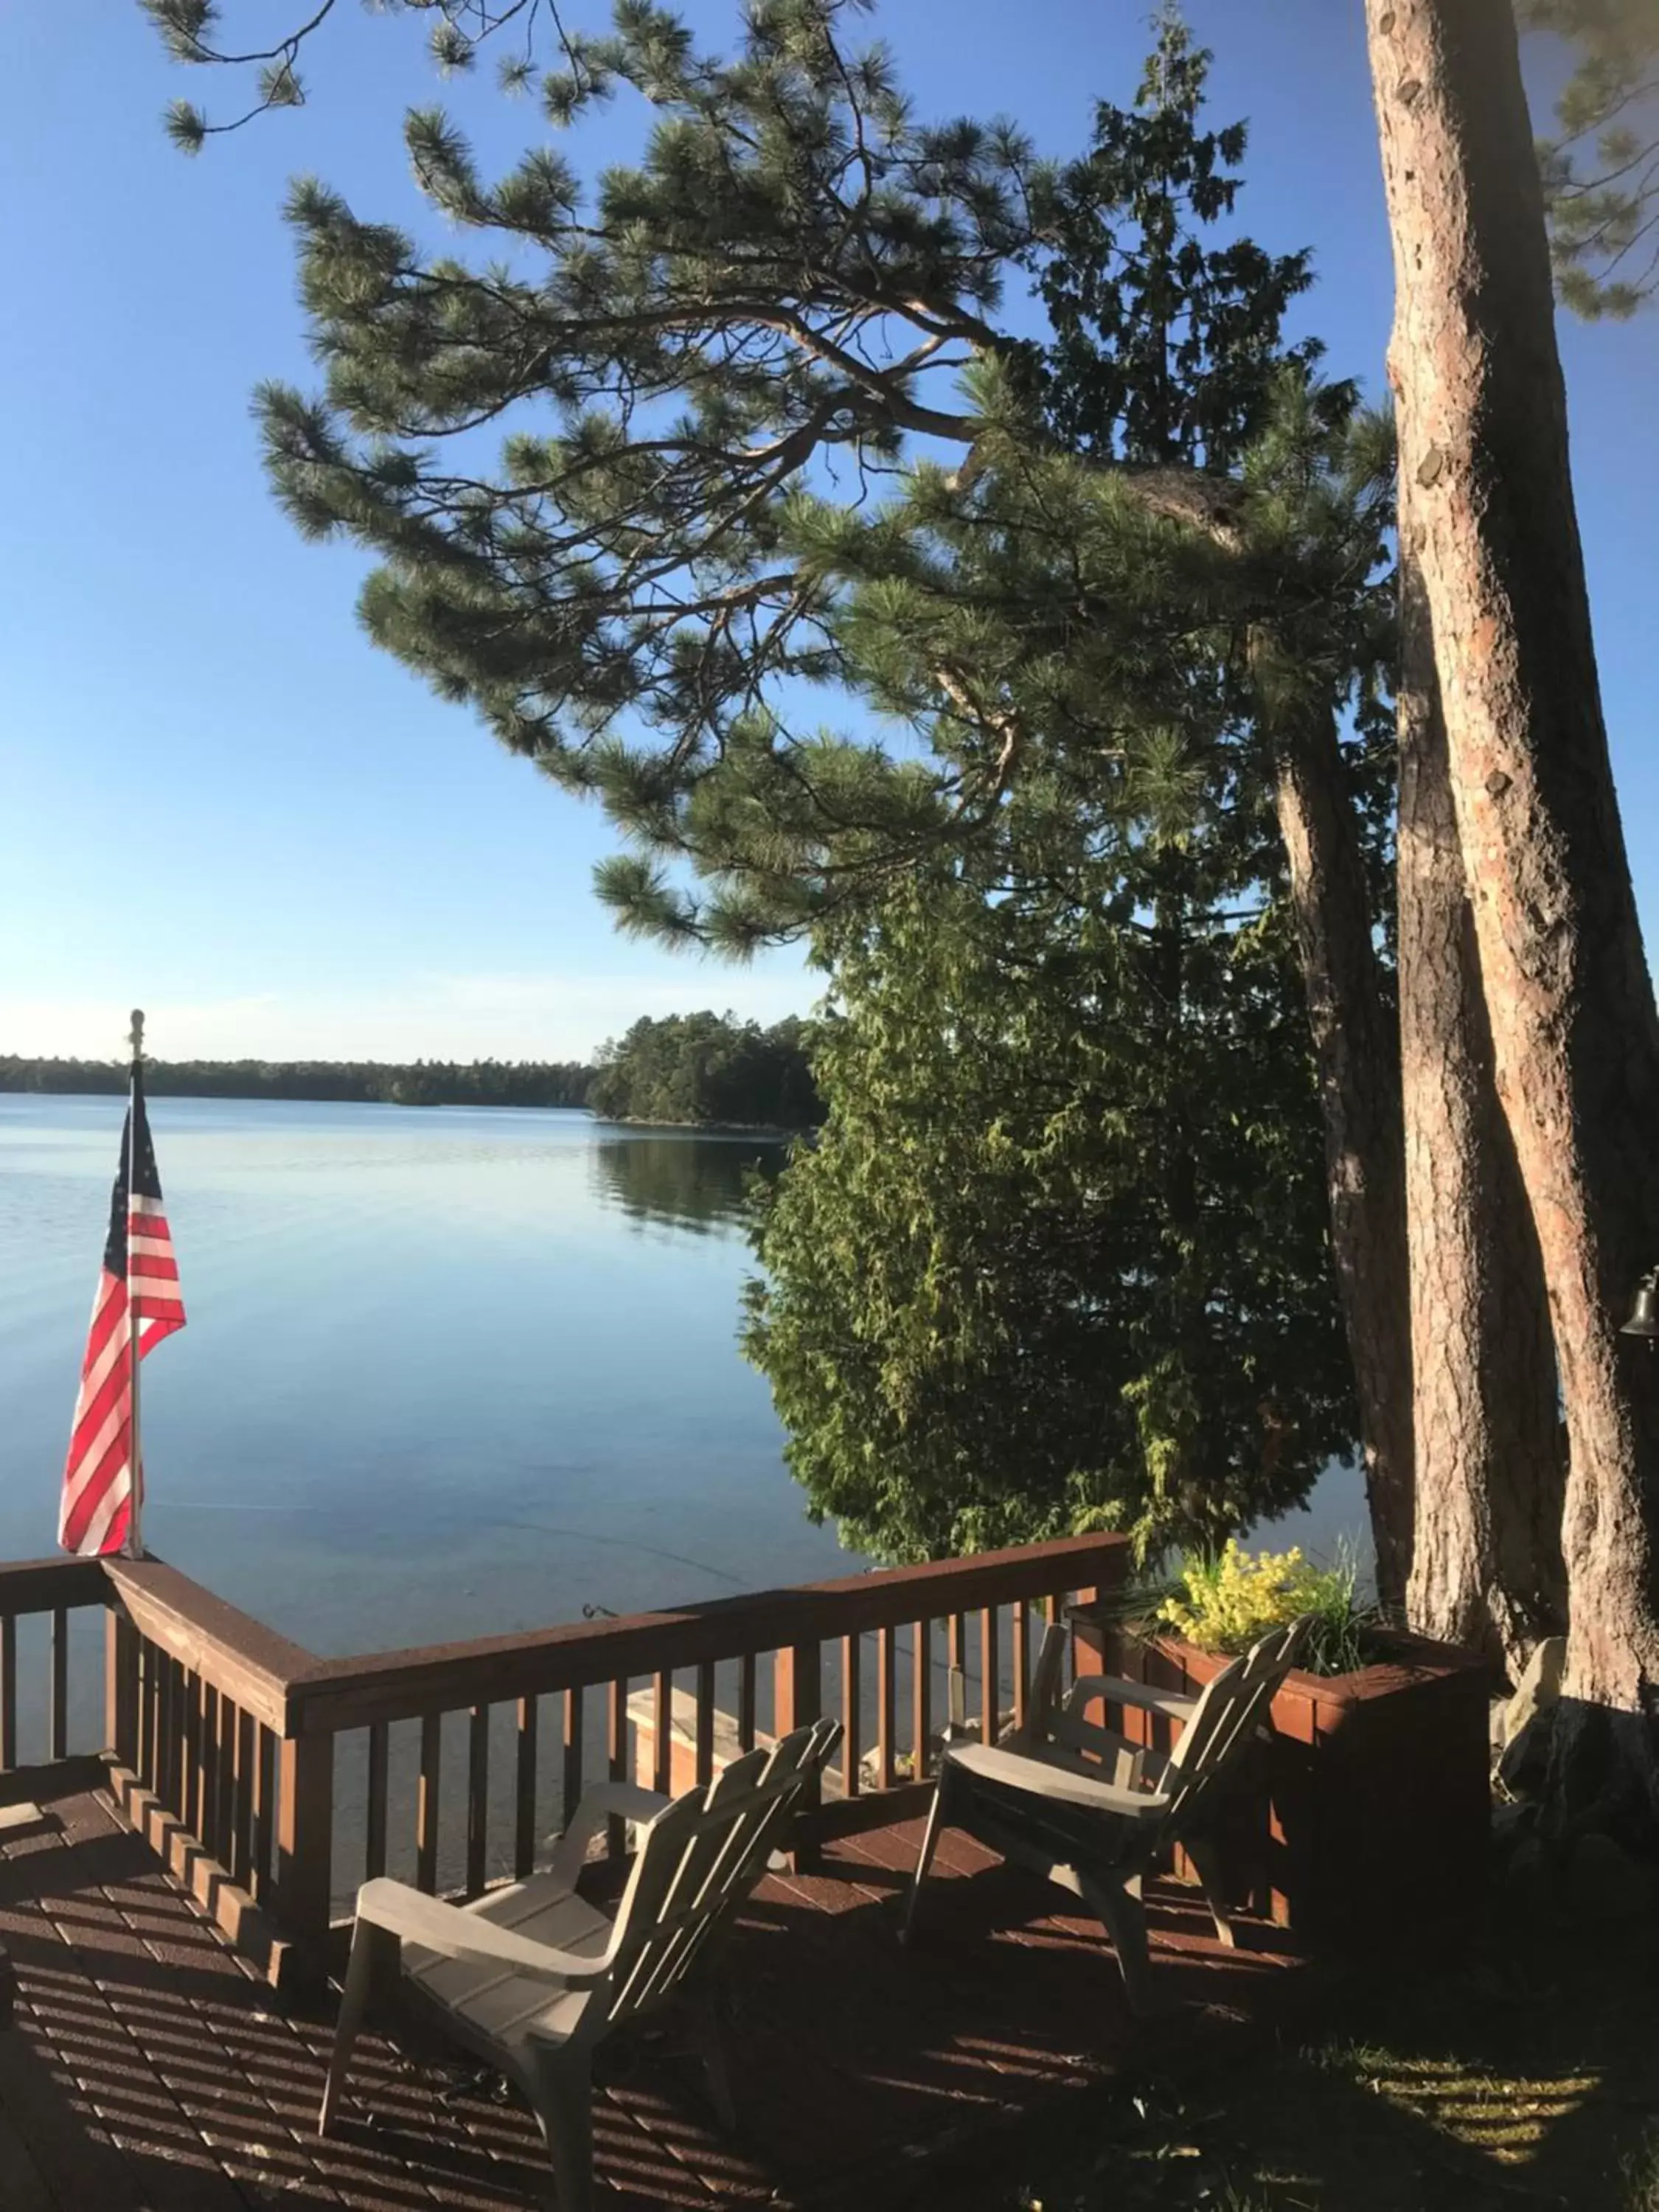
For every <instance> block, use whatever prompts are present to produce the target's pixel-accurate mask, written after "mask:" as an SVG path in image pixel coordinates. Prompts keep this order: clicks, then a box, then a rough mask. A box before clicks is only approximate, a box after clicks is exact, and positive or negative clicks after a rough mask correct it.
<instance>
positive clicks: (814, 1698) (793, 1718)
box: [772, 1644, 823, 1873]
mask: <svg viewBox="0 0 1659 2212" xmlns="http://www.w3.org/2000/svg"><path fill="white" fill-rule="evenodd" d="M772 1714H773V1719H772V1727H773V1731H774V1733H775V1735H776V1736H777V1738H778V1741H780V1742H781V1741H783V1739H784V1737H785V1736H787V1735H790V1734H791V1733H792V1732H793V1730H794V1729H799V1728H805V1727H806V1726H807V1725H808V1724H809V1723H811V1722H813V1721H815V1720H817V1719H818V1718H819V1717H821V1715H822V1714H823V1649H822V1647H821V1646H820V1645H819V1644H786V1645H785V1647H784V1648H783V1650H781V1651H775V1652H774V1653H773V1655H772ZM822 1798H823V1788H822V1784H821V1783H820V1780H819V1778H818V1777H817V1775H816V1774H815V1775H814V1776H813V1777H812V1778H811V1781H810V1782H809V1783H807V1784H806V1785H805V1789H804V1790H802V1792H801V1795H800V1798H799V1805H800V1809H801V1811H802V1813H804V1814H809V1815H810V1814H812V1813H813V1812H815V1811H816V1810H817V1807H818V1805H819V1803H820V1802H821V1801H822ZM790 1856H791V1857H792V1858H793V1861H794V1863H795V1866H796V1869H797V1870H798V1871H799V1872H802V1873H805V1872H807V1871H808V1870H810V1869H811V1868H812V1867H814V1866H816V1865H817V1860H818V1847H817V1844H814V1843H812V1842H811V1841H808V1842H805V1843H803V1844H797V1845H796V1847H795V1849H794V1850H793V1852H792V1853H791V1854H790Z"/></svg>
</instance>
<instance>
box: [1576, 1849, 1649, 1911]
mask: <svg viewBox="0 0 1659 2212" xmlns="http://www.w3.org/2000/svg"><path fill="white" fill-rule="evenodd" d="M1565 1903H1566V1905H1567V1906H1568V1909H1569V1910H1570V1911H1571V1912H1573V1913H1574V1914H1575V1915H1576V1916H1577V1917H1578V1918H1579V1919H1581V1920H1632V1919H1635V1918H1637V1917H1638V1916H1640V1915H1641V1914H1643V1913H1644V1912H1646V1911H1648V1910H1649V1909H1650V1906H1651V1905H1652V1903H1653V1889H1652V1885H1651V1883H1650V1880H1649V1877H1648V1875H1647V1874H1646V1873H1645V1872H1644V1869H1642V1867H1641V1866H1639V1865H1638V1863H1637V1862H1636V1860H1635V1859H1633V1858H1632V1857H1631V1855H1630V1853H1629V1852H1628V1851H1627V1850H1625V1849H1624V1848H1623V1847H1622V1845H1620V1844H1616V1843H1614V1841H1613V1838H1612V1837H1611V1836H1603V1835H1597V1834H1594V1833H1592V1834H1589V1835H1584V1836H1580V1837H1579V1838H1578V1840H1577V1843H1576V1844H1574V1845H1573V1847H1572V1851H1571V1857H1569V1858H1568V1860H1567V1875H1566V1887H1565Z"/></svg>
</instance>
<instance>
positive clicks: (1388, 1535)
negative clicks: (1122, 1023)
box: [1269, 704, 1413, 1607]
mask: <svg viewBox="0 0 1659 2212" xmlns="http://www.w3.org/2000/svg"><path fill="white" fill-rule="evenodd" d="M1269 720H1270V721H1272V722H1275V723H1276V724H1277V727H1276V728H1275V731H1274V736H1275V782H1276V793H1275V796H1276V803H1277V807H1278V814H1279V834H1280V836H1282V837H1283V839H1284V842H1285V859H1286V861H1287V863H1288V866H1289V872H1290V882H1291V906H1292V909H1293V911H1294V913H1295V915H1296V927H1297V940H1298V944H1299V946H1300V950H1301V954H1302V973H1303V979H1304V984H1305V987H1306V989H1307V994H1308V1018H1309V1023H1310V1028H1311V1030H1312V1032H1313V1045H1314V1060H1315V1065H1316V1068H1317V1071H1318V1077H1319V1089H1320V1098H1321V1103H1322V1108H1323V1119H1324V1125H1325V1171H1326V1183H1327V1188H1328V1193H1329V1197H1330V1208H1331V1250H1332V1255H1333V1258H1334V1261H1335V1267H1336V1279H1337V1291H1338V1296H1339V1297H1340V1302H1341V1307H1342V1318H1343V1323H1344V1327H1345V1328H1346V1333H1347V1339H1348V1348H1349V1352H1350V1353H1351V1355H1352V1359H1353V1369H1354V1385H1355V1390H1356V1393H1357V1395H1358V1401H1359V1426H1360V1440H1361V1445H1362V1449H1363V1451H1364V1462H1365V1491H1366V1496H1367V1498H1368V1499H1369V1501H1370V1520H1371V1533H1372V1536H1373V1539H1374V1541H1375V1544H1376V1585H1377V1594H1378V1595H1379V1596H1380V1597H1381V1598H1382V1599H1383V1601H1384V1603H1385V1604H1388V1605H1389V1606H1391V1607H1399V1606H1400V1605H1401V1604H1402V1603H1403V1601H1404V1598H1405V1594H1406V1588H1407V1577H1409V1575H1410V1572H1411V1547H1412V1487H1413V1486H1412V1392H1411V1320H1410V1310H1409V1305H1408V1301H1407V1266H1406V1204H1405V1159H1404V1151H1403V1146H1402V1140H1401V1120H1400V1057H1399V1043H1398V1036H1397V1033H1396V1031H1395V1025H1394V1023H1393V1021H1392V1019H1391V1018H1390V1014H1389V1009H1388V1007H1387V1006H1386V1004H1385V1002H1384V1000H1383V992H1382V987H1381V979H1380V976H1379V973H1378V968H1377V960H1376V951H1375V947H1374V945H1373V940H1372V931H1371V910H1370V894H1369V890H1368V888H1367V885H1366V881H1365V870H1364V860H1363V857H1362V855H1361V853H1360V849H1359V838H1358V831H1357V829H1356V827H1355V823H1354V813H1353V802H1352V799H1350V797H1349V795H1348V793H1347V791H1346V787H1345V783H1344V778H1343V774H1342V761H1341V753H1340V746H1339V743H1338V738H1337V732H1336V724H1335V720H1334V716H1333V715H1332V713H1331V710H1330V708H1329V707H1328V705H1319V706H1313V705H1311V704H1310V705H1308V706H1305V707H1303V708H1292V709H1291V711H1289V712H1287V713H1285V714H1283V715H1282V716H1276V717H1275V716H1271V715H1270V717H1269Z"/></svg>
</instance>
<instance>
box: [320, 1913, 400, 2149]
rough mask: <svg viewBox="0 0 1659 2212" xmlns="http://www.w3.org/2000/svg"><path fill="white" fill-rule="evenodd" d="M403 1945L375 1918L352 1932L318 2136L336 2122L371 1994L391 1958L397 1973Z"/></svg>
mask: <svg viewBox="0 0 1659 2212" xmlns="http://www.w3.org/2000/svg"><path fill="white" fill-rule="evenodd" d="M400 1948H401V1946H400V1945H399V1944H398V1939H397V1937H396V1936H393V1935H392V1934H390V1933H389V1932H388V1931H387V1930H386V1929H384V1928H376V1927H375V1926H374V1923H373V1922H372V1921H368V1920H359V1921H358V1922H357V1923H356V1927H355V1928H353V1929H352V1931H351V1958H350V1960H349V1964H348V1965H347V1967H346V1978H345V1988H344V1990H343V1991H342V1993H341V1996H340V2014H339V2018H338V2019H337V2021H336V2022H335V2024H334V2050H333V2053H332V2055H331V2057H330V2059H329V2062H328V2081H327V2083H326V2085H325V2087H324V2090H323V2108H322V2110H321V2112H319V2114H318V2115H317V2132H318V2134H319V2136H325V2135H326V2134H327V2133H328V2131H329V2130H330V2129H331V2127H332V2126H333V2124H334V2116H335V2113H336V2112H337V2109H338V2106H339V2102H340V2092H341V2090H342V2089H343V2087H345V2077H346V2069H347V2068H348V2067H349V2065H350V2063H351V2053H352V2049H353V2046H354V2045H356V2040H357V2037H358V2033H359V2032H360V2030H361V2029H362V2024H363V2015H364V2013H365V2011H366V2010H367V2009H368V2000H369V1996H370V1993H371V1991H372V1990H373V1989H374V1984H376V1982H378V1981H379V1980H380V1976H381V1972H382V1970H383V1969H384V1967H385V1966H386V1964H387V1963H388V1960H390V1961H391V1962H392V1965H393V1971H394V1972H395V1959H396V1954H397V1953H398V1950H399V1949H400Z"/></svg>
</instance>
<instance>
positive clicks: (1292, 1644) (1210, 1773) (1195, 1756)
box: [1158, 1614, 1310, 1833]
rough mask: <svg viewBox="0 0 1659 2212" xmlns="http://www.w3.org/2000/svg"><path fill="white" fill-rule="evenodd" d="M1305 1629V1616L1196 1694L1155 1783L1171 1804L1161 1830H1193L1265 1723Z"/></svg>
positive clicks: (1257, 1646) (1266, 1639) (1234, 1662)
mask: <svg viewBox="0 0 1659 2212" xmlns="http://www.w3.org/2000/svg"><path fill="white" fill-rule="evenodd" d="M1309 1626H1310V1622H1309V1620H1308V1617H1307V1616H1306V1615H1305V1614H1304V1616H1303V1617H1302V1618H1301V1619H1299V1620H1292V1621H1291V1622H1289V1623H1288V1624H1287V1625H1286V1626H1285V1627H1283V1628H1279V1629H1275V1630H1274V1631H1273V1632H1272V1633H1271V1634H1269V1635H1267V1636H1264V1637H1262V1638H1260V1639H1259V1640H1258V1641H1257V1642H1256V1643H1255V1644H1252V1645H1251V1646H1250V1648H1249V1650H1248V1651H1247V1652H1245V1653H1244V1654H1243V1656H1242V1657H1240V1658H1237V1659H1234V1660H1232V1661H1231V1662H1230V1663H1229V1664H1228V1665H1227V1666H1225V1667H1224V1668H1222V1670H1221V1672H1220V1673H1219V1674H1215V1675H1212V1677H1211V1679H1210V1680H1209V1681H1207V1682H1206V1684H1205V1686H1204V1687H1203V1689H1202V1691H1200V1693H1199V1698H1198V1702H1197V1703H1196V1705H1194V1707H1193V1710H1192V1711H1191V1713H1190V1714H1188V1717H1187V1720H1186V1722H1185V1723H1184V1725H1183V1726H1182V1731H1181V1740H1180V1741H1179V1742H1178V1743H1177V1744H1176V1747H1175V1749H1174V1750H1173V1751H1172V1752H1171V1753H1170V1758H1169V1762H1168V1765H1166V1766H1165V1768H1164V1771H1163V1774H1162V1776H1161V1777H1160V1778H1159V1782H1158V1788H1159V1789H1160V1790H1161V1791H1163V1792H1164V1794H1165V1795H1166V1796H1168V1797H1169V1799H1170V1808H1169V1810H1168V1812H1167V1813H1166V1814H1164V1822H1165V1825H1166V1826H1170V1827H1172V1828H1173V1829H1175V1830H1176V1832H1177V1833H1179V1832H1180V1831H1181V1830H1182V1829H1183V1828H1190V1827H1191V1826H1194V1823H1195V1822H1196V1820H1198V1818H1199V1817H1200V1813H1201V1811H1202V1809H1203V1808H1204V1806H1205V1804H1206V1801H1207V1800H1208V1799H1209V1798H1210V1797H1212V1796H1213V1795H1214V1794H1215V1793H1216V1791H1217V1790H1218V1789H1219V1788H1220V1786H1221V1784H1223V1783H1224V1782H1225V1779H1226V1778H1227V1777H1228V1775H1229V1774H1230V1772H1231V1770H1232V1769H1233V1767H1234V1766H1236V1765H1237V1762H1238V1760H1239V1759H1241V1758H1242V1757H1243V1753H1244V1752H1245V1751H1246V1750H1247V1749H1248V1748H1249V1745H1250V1743H1251V1742H1252V1741H1253V1740H1254V1739H1255V1736H1256V1735H1257V1733H1258V1732H1259V1730H1260V1729H1261V1727H1262V1726H1263V1724H1264V1723H1267V1719H1268V1712H1269V1708H1270V1707H1271V1706H1272V1705H1273V1699H1274V1698H1275V1696H1276V1695H1277V1694H1278V1692H1279V1686H1280V1685H1281V1684H1282V1683H1283V1681H1284V1680H1285V1675H1286V1674H1289V1672H1290V1670H1291V1667H1292V1666H1293V1665H1294V1664H1295V1661H1296V1655H1297V1651H1298V1650H1300V1649H1301V1646H1302V1644H1303V1642H1304V1638H1306V1635H1307V1632H1308V1629H1309Z"/></svg>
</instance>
